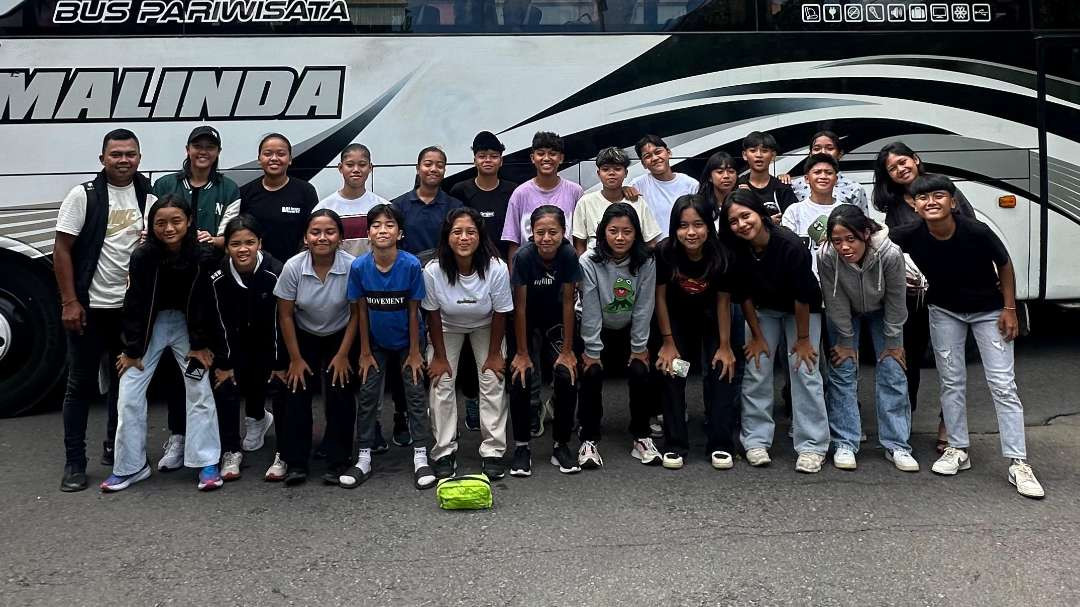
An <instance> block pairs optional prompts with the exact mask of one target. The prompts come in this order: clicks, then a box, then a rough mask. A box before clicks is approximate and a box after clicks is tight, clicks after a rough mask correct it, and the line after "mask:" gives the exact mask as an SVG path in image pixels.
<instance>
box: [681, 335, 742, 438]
mask: <svg viewBox="0 0 1080 607" xmlns="http://www.w3.org/2000/svg"><path fill="white" fill-rule="evenodd" d="M695 320H696V319H692V318H687V319H684V320H678V319H677V316H676V315H675V314H672V318H671V334H672V337H673V338H674V339H675V347H676V348H677V349H678V350H679V356H681V357H682V359H683V360H686V361H691V362H692V363H693V362H695V359H696V362H698V363H699V365H700V369H701V380H702V398H703V400H704V401H705V414H706V415H707V416H708V417H709V424H708V445H707V447H706V448H707V449H708V452H709V453H712V452H713V451H727V452H728V453H731V454H733V455H734V454H735V453H737V451H736V442H735V437H736V435H737V433H738V430H739V413H740V402H739V397H740V395H741V393H742V392H741V387H742V373H743V366H744V357H743V352H742V345H743V328H742V322H743V320H742V316H741V315H739V316H738V318H737V319H733V321H732V325H733V326H732V329H731V351H732V353H733V354H735V377H734V379H733V380H732V381H728V380H727V379H720V374H719V372H718V371H717V370H716V369H713V368H712V358H713V355H714V354H716V347H717V336H716V333H715V331H707V330H703V328H704V327H706V326H715V324H716V321H715V320H712V319H708V320H706V321H705V322H704V323H697V322H695ZM710 323H712V324H710ZM736 324H737V325H738V326H735V325H736ZM695 366H697V365H695ZM663 391H664V397H663V402H664V451H665V452H674V453H677V454H679V455H681V456H683V457H685V456H686V454H687V453H688V452H689V451H690V440H689V436H688V430H687V423H686V378H684V377H673V376H669V375H665V376H664V379H663Z"/></svg>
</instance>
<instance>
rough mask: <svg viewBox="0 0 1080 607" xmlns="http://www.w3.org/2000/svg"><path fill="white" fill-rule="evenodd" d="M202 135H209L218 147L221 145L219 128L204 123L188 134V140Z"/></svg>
mask: <svg viewBox="0 0 1080 607" xmlns="http://www.w3.org/2000/svg"><path fill="white" fill-rule="evenodd" d="M200 137H207V138H209V139H210V140H212V141H213V142H214V143H215V144H217V146H218V147H221V135H219V134H218V132H217V129H215V128H214V127H212V126H210V125H207V124H204V125H202V126H197V127H195V128H194V129H193V130H192V131H191V134H190V135H188V138H187V142H188V143H191V142H193V141H195V140H196V139H198V138H200Z"/></svg>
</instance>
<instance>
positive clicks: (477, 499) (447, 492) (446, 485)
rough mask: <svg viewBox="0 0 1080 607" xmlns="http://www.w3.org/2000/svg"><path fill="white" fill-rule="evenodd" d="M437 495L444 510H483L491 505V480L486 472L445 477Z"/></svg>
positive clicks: (436, 491)
mask: <svg viewBox="0 0 1080 607" xmlns="http://www.w3.org/2000/svg"><path fill="white" fill-rule="evenodd" d="M435 495H436V497H437V498H438V500H439V507H440V508H442V509H443V510H482V509H484V508H490V507H491V481H490V480H488V477H487V475H485V474H468V475H466V476H458V477H455V478H444V479H442V480H441V481H439V485H438V487H436V489H435Z"/></svg>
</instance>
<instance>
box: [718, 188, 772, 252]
mask: <svg viewBox="0 0 1080 607" xmlns="http://www.w3.org/2000/svg"><path fill="white" fill-rule="evenodd" d="M735 205H739V206H743V207H746V208H748V209H750V210H751V211H753V212H755V213H757V214H758V216H759V217H761V223H762V225H764V227H765V229H766V230H768V231H769V234H772V233H773V232H775V231H776V230H778V229H780V228H779V227H777V225H776V224H774V223H773V221H772V215H771V214H770V213H769V210H768V209H766V208H765V205H764V204H762V203H761V199H760V198H758V195H757V194H755V193H754V192H752V191H750V190H747V189H743V188H735V189H734V190H732V191H731V193H730V194H728V197H727V199H725V200H724V204H723V206H721V207H720V214H719V217H720V230H719V233H718V234H719V236H720V241H721V242H723V243H724V244H726V245H727V246H728V247H731V248H732V249H734V247H748V246H750V244H749V243H748V242H746V241H745V240H744V239H742V238H739V236H738V235H737V234H735V232H732V231H731V222H730V221H728V214H729V213H730V212H731V207H733V206H735Z"/></svg>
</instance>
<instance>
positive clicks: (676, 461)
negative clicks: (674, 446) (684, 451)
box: [661, 451, 683, 470]
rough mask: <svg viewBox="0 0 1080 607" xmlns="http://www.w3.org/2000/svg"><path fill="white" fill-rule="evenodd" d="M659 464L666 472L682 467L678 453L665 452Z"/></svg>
mask: <svg viewBox="0 0 1080 607" xmlns="http://www.w3.org/2000/svg"><path fill="white" fill-rule="evenodd" d="M661 460H662V461H661V464H662V465H663V466H664V467H665V468H667V469H668V470H678V469H679V468H682V467H683V458H682V456H681V455H679V454H678V453H674V452H671V451H669V452H667V453H665V454H664V455H663V457H661Z"/></svg>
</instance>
